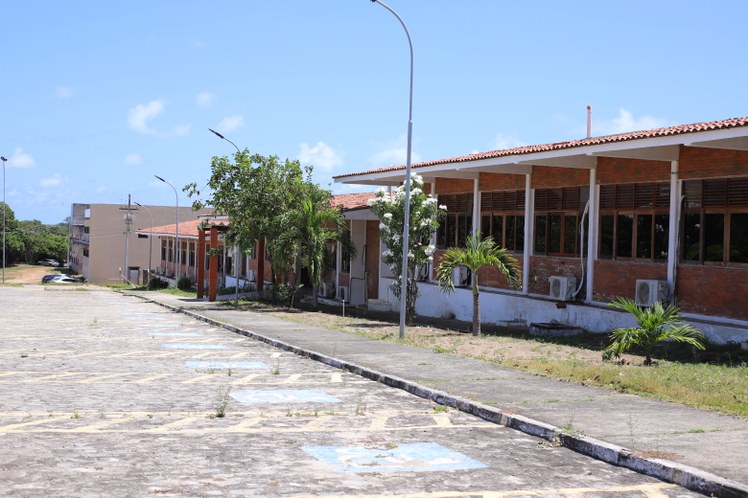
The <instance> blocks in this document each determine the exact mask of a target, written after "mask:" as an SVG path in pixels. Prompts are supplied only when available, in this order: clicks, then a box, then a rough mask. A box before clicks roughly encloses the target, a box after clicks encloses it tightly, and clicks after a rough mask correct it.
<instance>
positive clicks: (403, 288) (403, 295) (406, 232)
mask: <svg viewBox="0 0 748 498" xmlns="http://www.w3.org/2000/svg"><path fill="white" fill-rule="evenodd" d="M371 2H372V3H378V4H379V5H381V6H382V7H384V8H385V9H387V10H389V11H390V12H391V13H392V15H394V16H395V17H396V18H397V20H398V21H400V24H401V25H402V27H403V29H404V30H405V36H407V37H408V46H409V47H410V93H409V98H408V152H407V156H406V161H405V214H404V217H403V266H402V272H401V273H402V275H401V277H400V339H404V338H405V313H406V303H407V300H408V252H409V251H408V249H409V247H410V157H411V143H412V136H413V42H412V41H411V39H410V32H408V27H407V26H406V25H405V22H403V20H402V18H401V17H400V16H399V15H397V12H395V11H394V10H392V8H390V6H389V5H387V4H386V3H384V2H381V1H380V0H371Z"/></svg>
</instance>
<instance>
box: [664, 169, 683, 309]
mask: <svg viewBox="0 0 748 498" xmlns="http://www.w3.org/2000/svg"><path fill="white" fill-rule="evenodd" d="M678 173H679V162H678V161H670V223H669V228H668V240H667V284H668V287H669V288H670V295H671V296H672V295H675V279H676V271H677V269H678V237H679V236H680V234H679V228H680V223H679V221H680V197H681V182H680V180H679V179H678Z"/></svg>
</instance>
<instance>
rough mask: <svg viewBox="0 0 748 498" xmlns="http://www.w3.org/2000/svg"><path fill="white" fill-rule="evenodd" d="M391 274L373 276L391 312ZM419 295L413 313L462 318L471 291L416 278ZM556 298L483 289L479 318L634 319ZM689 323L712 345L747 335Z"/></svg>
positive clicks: (608, 325) (611, 323)
mask: <svg viewBox="0 0 748 498" xmlns="http://www.w3.org/2000/svg"><path fill="white" fill-rule="evenodd" d="M390 283H392V280H391V279H384V278H383V279H380V280H379V298H380V299H381V300H386V301H388V302H389V303H390V307H391V310H392V311H398V310H399V300H398V299H397V298H396V297H395V296H394V295H393V294H392V291H390V289H389V285H390ZM418 289H419V291H420V296H419V297H418V301H416V314H418V315H421V316H429V317H441V318H456V319H458V320H462V321H465V322H470V321H472V319H473V296H472V292H471V290H470V289H469V288H458V289H456V290H455V292H453V293H451V294H445V293H443V292H441V291H440V290H439V286H438V285H436V284H432V283H428V282H419V283H418ZM558 304H559V303H558V301H552V300H550V299H546V298H544V297H543V296H523V295H521V294H519V293H513V292H497V291H490V290H483V291H481V294H480V307H481V322H482V323H493V324H499V325H506V324H518V323H522V324H525V325H529V324H530V323H546V322H553V321H556V322H559V323H564V324H570V325H575V326H578V327H582V328H584V329H585V330H587V331H588V332H592V333H601V334H608V333H610V332H611V331H612V330H613V329H616V328H620V327H632V326H634V325H636V322H635V320H634V319H633V318H632V317H631V316H630V315H629V314H628V313H625V312H621V311H617V310H614V309H606V307H605V304H604V303H596V304H594V305H588V304H582V303H580V304H574V303H565V307H561V308H559V307H558V306H557V305H558ZM685 318H687V319H688V321H689V323H691V324H692V325H694V326H695V327H696V328H698V329H699V330H700V331H701V332H703V334H704V336H706V338H707V340H708V341H709V342H711V343H714V344H725V343H728V342H743V341H746V340H747V339H748V332H747V330H746V329H747V327H746V324H745V323H738V322H733V323H717V322H715V321H714V320H713V319H712V320H708V321H705V320H704V319H708V318H709V317H695V316H690V315H689V316H687V317H685Z"/></svg>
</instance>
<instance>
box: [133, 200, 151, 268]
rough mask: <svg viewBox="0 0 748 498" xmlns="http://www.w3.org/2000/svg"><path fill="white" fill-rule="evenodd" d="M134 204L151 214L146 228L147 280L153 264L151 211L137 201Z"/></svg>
mask: <svg viewBox="0 0 748 498" xmlns="http://www.w3.org/2000/svg"><path fill="white" fill-rule="evenodd" d="M135 205H136V206H138V207H142V208H143V209H145V210H146V211H147V212H148V214H149V215H150V216H151V225H150V226H151V228H149V229H148V280H150V279H151V270H153V266H152V265H151V259H152V257H153V213H151V210H150V209H148V208H147V207H145V206H144V205H142V204H141V203H139V202H136V203H135Z"/></svg>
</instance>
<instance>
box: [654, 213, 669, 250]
mask: <svg viewBox="0 0 748 498" xmlns="http://www.w3.org/2000/svg"><path fill="white" fill-rule="evenodd" d="M654 220H655V225H654V258H655V259H662V260H666V259H667V254H668V252H667V250H668V241H669V240H670V239H669V237H670V234H669V233H668V230H670V215H668V214H656V215H655V217H654Z"/></svg>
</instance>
